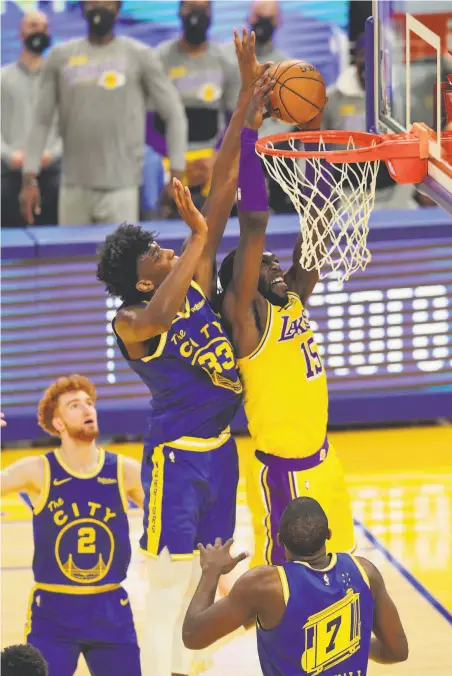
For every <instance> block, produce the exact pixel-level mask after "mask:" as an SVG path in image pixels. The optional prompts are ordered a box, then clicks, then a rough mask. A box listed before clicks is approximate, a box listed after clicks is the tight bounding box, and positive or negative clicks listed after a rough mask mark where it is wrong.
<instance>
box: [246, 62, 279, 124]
mask: <svg viewBox="0 0 452 676" xmlns="http://www.w3.org/2000/svg"><path fill="white" fill-rule="evenodd" d="M274 84H275V82H274V80H272V78H271V77H270V76H269V74H268V73H264V74H263V75H262V76H261V77H260V78H259V80H258V81H257V82H256V85H255V87H254V91H253V98H252V99H251V102H250V104H249V106H248V110H247V113H246V120H245V127H248V128H249V129H259V128H260V127H261V125H262V121H263V120H264V119H265V118H266V117H268V113H267V112H266V110H268V97H269V96H270V94H271V92H272V90H273V87H274Z"/></svg>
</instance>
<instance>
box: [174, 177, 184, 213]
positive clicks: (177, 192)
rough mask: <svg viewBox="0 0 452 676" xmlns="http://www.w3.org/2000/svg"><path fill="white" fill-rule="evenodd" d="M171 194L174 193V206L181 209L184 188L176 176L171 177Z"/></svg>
mask: <svg viewBox="0 0 452 676" xmlns="http://www.w3.org/2000/svg"><path fill="white" fill-rule="evenodd" d="M173 194H174V201H175V202H176V206H177V208H178V210H179V211H181V209H183V207H184V203H183V194H184V189H183V187H182V183H181V182H180V181H178V179H177V178H173Z"/></svg>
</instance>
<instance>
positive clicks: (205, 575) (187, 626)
mask: <svg viewBox="0 0 452 676" xmlns="http://www.w3.org/2000/svg"><path fill="white" fill-rule="evenodd" d="M232 542H233V541H232V539H230V540H228V541H227V542H226V543H225V544H224V545H222V543H221V539H220V538H217V539H216V541H215V544H214V545H207V548H206V549H205V548H204V547H203V546H202V545H198V549H199V550H200V565H201V570H202V574H201V579H200V581H199V585H198V588H197V590H196V592H195V594H194V596H193V599H192V601H191V603H190V605H189V607H188V610H187V614H186V616H185V620H184V624H183V627H182V639H183V641H184V644H185V646H186V647H187V648H190V649H191V650H201V649H203V648H206V647H207V646H209V645H211V644H212V643H215V641H218V639H220V638H222V637H223V636H226V635H227V634H230V633H231V632H233V631H235V630H236V629H238V628H239V627H240V626H242V625H244V624H245V623H248V622H249V621H250V619H251V618H255V617H256V615H257V614H258V612H259V610H260V606H259V604H260V598H261V597H262V589H263V588H265V587H268V584H267V583H268V574H269V573H270V574H272V573H276V570H275V569H274V568H272V567H270V566H265V567H264V566H261V567H259V568H253V569H252V570H250V571H248V572H247V573H245V574H244V575H242V576H241V577H240V578H239V579H238V580H237V582H236V583H235V584H234V586H233V588H232V589H231V591H230V592H229V594H228V596H226V597H225V598H223V599H221V600H220V601H217V603H215V593H216V591H217V586H218V582H219V579H220V577H221V575H226V574H227V573H230V572H231V570H233V569H234V568H235V567H236V565H237V564H238V563H240V561H242V560H243V559H245V558H246V556H247V554H246V553H242V554H239V555H238V556H236V557H232V556H231V554H230V548H231V545H232ZM276 574H277V573H276Z"/></svg>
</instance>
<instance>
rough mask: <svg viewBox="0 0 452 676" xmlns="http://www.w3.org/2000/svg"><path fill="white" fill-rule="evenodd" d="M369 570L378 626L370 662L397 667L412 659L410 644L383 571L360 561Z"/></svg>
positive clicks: (375, 629)
mask: <svg viewBox="0 0 452 676" xmlns="http://www.w3.org/2000/svg"><path fill="white" fill-rule="evenodd" d="M357 558H358V560H359V562H360V563H361V565H362V566H363V568H364V569H365V571H366V573H367V575H368V577H369V582H370V589H371V592H372V595H373V597H374V603H375V607H374V623H373V628H372V629H373V632H374V634H375V636H374V637H372V639H371V643H370V652H369V658H370V659H371V660H373V661H374V662H378V663H379V664H395V663H396V662H404V661H405V660H406V659H407V658H408V641H407V638H406V635H405V632H404V630H403V627H402V623H401V621H400V617H399V613H398V612H397V608H396V606H395V604H394V601H393V600H392V599H391V597H390V596H389V594H388V591H387V589H386V586H385V583H384V580H383V577H382V575H381V573H380V571H379V570H378V569H377V568H376V567H375V566H374V565H373V564H372V563H371V562H370V561H368V560H367V559H364V558H362V557H361V556H359V557H357Z"/></svg>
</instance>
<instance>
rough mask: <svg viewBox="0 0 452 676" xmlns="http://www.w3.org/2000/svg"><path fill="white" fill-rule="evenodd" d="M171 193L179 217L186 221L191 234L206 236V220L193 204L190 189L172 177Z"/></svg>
mask: <svg viewBox="0 0 452 676" xmlns="http://www.w3.org/2000/svg"><path fill="white" fill-rule="evenodd" d="M173 193H174V201H175V202H176V205H177V210H178V212H179V214H180V217H181V218H182V219H183V220H184V221H185V222H186V224H187V225H188V227H189V228H190V230H191V231H192V234H193V235H199V236H202V237H206V235H207V221H206V219H205V218H204V216H203V215H202V214H201V212H200V211H198V209H197V208H196V207H195V205H194V204H193V202H192V199H191V194H190V190H189V189H188V188H187V187H185V188H184V186H183V185H182V183H181V182H180V181H179V180H178V179H177V178H173Z"/></svg>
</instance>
